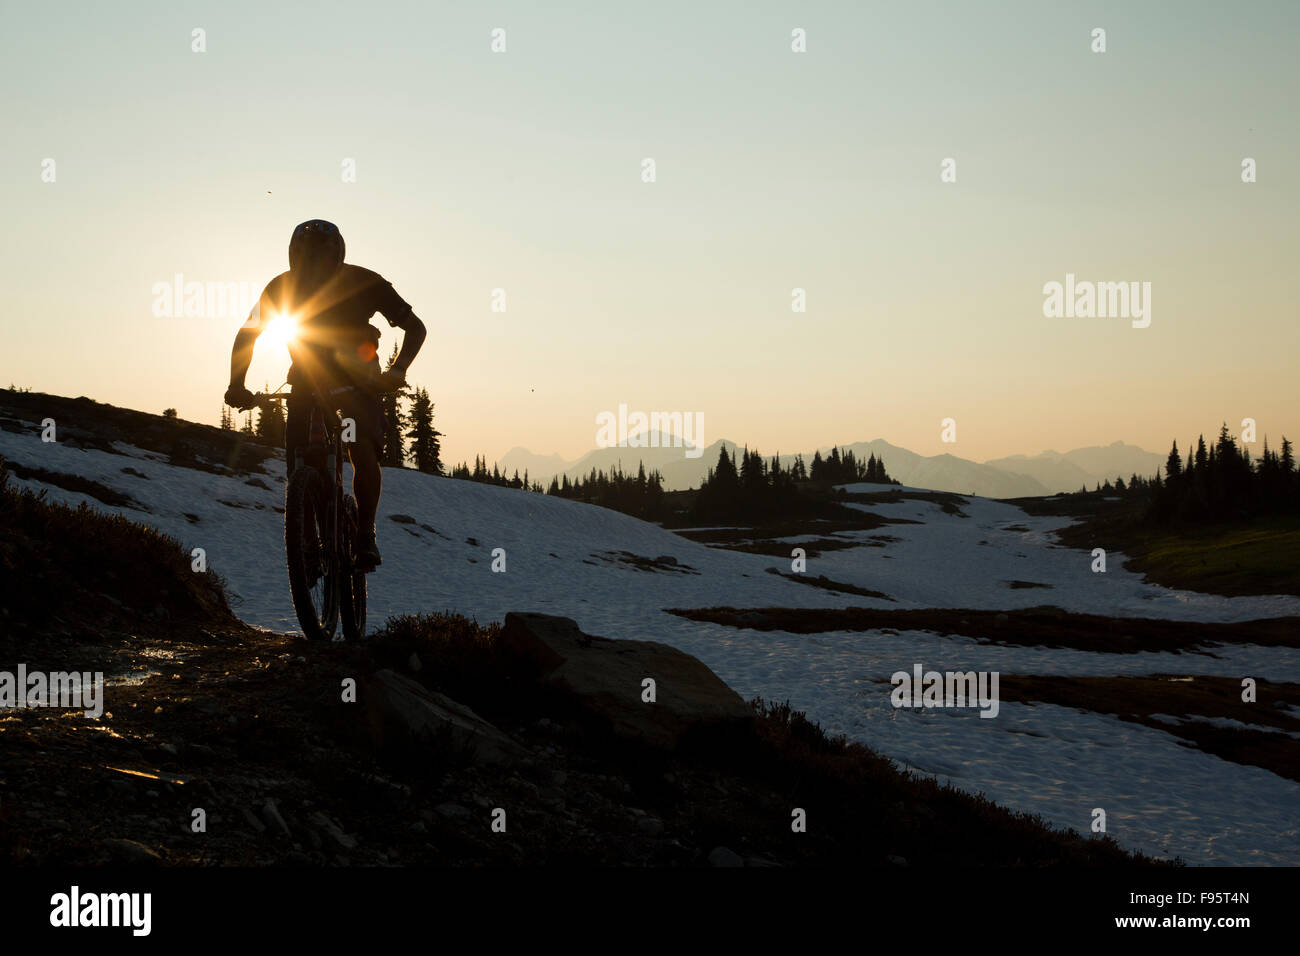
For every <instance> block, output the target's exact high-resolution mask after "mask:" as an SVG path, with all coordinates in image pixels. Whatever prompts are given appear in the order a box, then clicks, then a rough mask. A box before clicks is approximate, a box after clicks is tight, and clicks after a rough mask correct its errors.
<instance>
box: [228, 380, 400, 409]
mask: <svg viewBox="0 0 1300 956" xmlns="http://www.w3.org/2000/svg"><path fill="white" fill-rule="evenodd" d="M352 387H353V388H358V387H359V386H352ZM362 390H363V391H369V392H370V393H371V394H374V395H406V396H409V395H410V386H408V385H403V386H401V387H399V388H384V387H382V386H380V387H376V388H371V389H362ZM291 394H293V393H292V392H256V393H254V395H253V403H252V404H251V405H247V406H245V407H243V408H241V409H240V411H244V412H246V411H249V410H250V409H253V408H267V407H268V406H270V405H272V404H274V403H276V402H283V401H286V400H287V399H288V398H289V396H290V395H291Z"/></svg>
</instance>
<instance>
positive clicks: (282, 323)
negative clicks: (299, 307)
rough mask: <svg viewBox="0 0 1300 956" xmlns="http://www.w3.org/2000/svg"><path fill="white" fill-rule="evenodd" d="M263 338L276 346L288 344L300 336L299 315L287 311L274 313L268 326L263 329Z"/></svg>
mask: <svg viewBox="0 0 1300 956" xmlns="http://www.w3.org/2000/svg"><path fill="white" fill-rule="evenodd" d="M262 336H263V338H265V339H267V340H268V341H269V342H270V344H272V345H275V346H287V345H288V344H289V343H290V342H292V341H293V340H294V339H295V338H297V336H298V319H297V316H293V315H289V314H288V313H285V312H276V313H274V314H272V316H271V319H270V321H269V322H267V323H266V328H264V329H263V330H262Z"/></svg>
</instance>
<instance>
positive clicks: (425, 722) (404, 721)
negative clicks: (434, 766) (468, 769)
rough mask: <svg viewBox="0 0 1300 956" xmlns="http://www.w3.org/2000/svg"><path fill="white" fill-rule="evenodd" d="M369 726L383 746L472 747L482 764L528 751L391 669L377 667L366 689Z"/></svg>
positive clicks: (447, 699)
mask: <svg viewBox="0 0 1300 956" xmlns="http://www.w3.org/2000/svg"><path fill="white" fill-rule="evenodd" d="M366 702H367V706H368V709H369V714H370V719H371V728H372V730H373V731H374V732H375V734H376V736H377V737H378V738H379V740H378V742H379V744H380V745H381V746H382V745H384V744H391V743H394V742H403V741H414V742H416V743H420V744H430V743H433V744H438V745H443V746H451V747H453V748H456V749H465V750H471V751H472V752H473V754H474V759H476V760H479V761H482V762H484V763H504V762H508V761H513V760H518V759H520V758H522V757H526V756H527V755H528V753H527V751H526V750H525V749H524V748H523V747H522V746H520V745H519V744H517V743H515V742H514V741H513V740H512V739H511V738H510V737H508V736H506V735H505V734H504V733H502V732H501V731H500V730H498V729H497V728H496V727H494V726H492V725H491V724H490V723H488V722H487V721H486V720H484V719H483V718H482V717H480V716H479V715H478V714H476V713H474V711H472V710H470V709H469V708H468V707H466V706H465V705H464V704H459V703H457V702H456V701H454V700H452V699H451V698H450V697H447V696H446V695H445V694H439V693H438V692H437V691H434V690H430V689H429V688H427V687H425V686H424V685H423V684H420V683H418V682H416V681H413V680H411V678H409V677H405V676H403V675H402V674H399V673H397V672H396V671H391V670H382V671H379V672H378V673H376V674H375V676H374V677H372V678H371V679H370V683H369V685H368V686H367V689H366Z"/></svg>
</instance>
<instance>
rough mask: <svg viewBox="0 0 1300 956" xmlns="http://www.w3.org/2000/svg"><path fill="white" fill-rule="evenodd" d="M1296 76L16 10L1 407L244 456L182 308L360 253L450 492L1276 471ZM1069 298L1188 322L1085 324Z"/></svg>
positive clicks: (768, 37)
mask: <svg viewBox="0 0 1300 956" xmlns="http://www.w3.org/2000/svg"><path fill="white" fill-rule="evenodd" d="M1096 28H1102V29H1104V30H1105V43H1106V49H1105V51H1104V52H1094V50H1093V46H1094V45H1095V43H1096V41H1095V40H1094V38H1093V31H1094V30H1095V29H1096ZM496 29H501V30H504V42H505V50H504V52H494V51H493V49H492V44H493V31H494V30H496ZM195 30H202V31H203V32H202V34H201V35H200V36H201V38H202V46H203V47H204V49H203V51H202V52H196V50H195V46H196V45H197V43H198V41H196V35H195V32H194V31H195ZM795 30H803V31H805V34H804V35H805V37H806V52H794V51H793V50H792V49H791V47H792V42H793V41H792V31H795ZM498 36H500V35H498ZM1297 46H1300V5H1297V4H1295V3H1290V2H1287V3H1267V2H1249V3H1240V4H1226V3H1197V2H1144V3H1141V4H1132V3H1102V2H1094V3H1052V4H1042V3H1032V2H1025V3H988V4H976V3H966V2H961V3H959V2H951V3H924V2H916V3H908V4H896V3H862V2H843V3H830V2H820V3H819V2H806V3H799V4H790V3H784V2H782V3H762V2H752V0H750V2H734V3H733V2H716V3H699V2H683V3H678V2H660V3H655V4H646V5H633V4H617V5H611V4H608V3H601V2H592V3H587V4H574V3H554V4H552V3H547V4H540V3H536V2H532V3H504V2H497V3H481V4H480V3H474V4H470V3H430V2H416V3H392V2H378V0H377V2H372V3H367V4H342V3H326V2H313V3H311V4H293V3H284V4H279V3H277V4H273V5H272V4H266V3H263V2H257V3H251V2H249V3H246V2H239V0H223V2H221V3H215V2H210V3H186V2H180V3H174V2H172V3H162V2H157V3H153V2H139V3H132V4H111V5H108V4H91V3H84V4H83V3H65V2H59V3H51V4H18V3H15V2H12V0H0V130H3V138H2V139H0V204H2V205H0V208H3V210H4V226H3V229H0V243H2V245H0V287H2V288H3V289H4V300H3V308H2V309H0V342H2V343H3V345H2V346H0V384H2V385H7V384H9V383H10V382H12V383H15V384H17V385H19V386H26V387H31V388H33V389H34V390H36V391H44V392H51V393H57V394H63V395H87V396H90V397H92V398H95V399H97V400H99V401H104V402H110V403H112V404H115V405H122V406H129V407H133V408H139V409H143V410H147V411H155V412H160V411H161V410H162V409H163V408H166V407H174V408H176V409H178V411H179V413H180V415H181V416H182V417H184V418H188V419H191V420H195V421H203V422H209V423H212V424H216V423H217V421H218V418H219V415H220V410H221V397H222V394H223V392H224V391H225V388H226V385H227V384H228V378H229V356H230V346H231V343H232V340H233V336H234V333H235V331H236V330H237V329H238V328H239V326H240V325H241V324H242V322H243V316H242V315H239V314H236V311H235V310H224V311H225V312H226V313H228V314H200V315H191V316H188V317H187V316H186V315H185V314H184V310H183V309H182V310H180V312H179V314H174V315H167V314H163V315H158V314H156V313H157V312H158V311H160V310H161V311H163V312H164V313H165V311H166V310H165V309H164V308H161V307H160V305H159V301H158V299H159V297H158V295H157V293H156V291H155V290H156V288H157V287H158V284H160V283H163V284H170V283H172V281H173V277H174V276H176V275H177V274H180V275H182V276H183V277H184V281H185V282H199V283H213V284H218V283H241V282H242V283H246V284H247V286H248V287H250V288H252V289H253V290H254V292H255V291H257V290H260V288H261V286H262V285H264V284H265V283H266V282H267V281H268V280H269V279H271V278H272V277H273V276H275V275H276V274H277V273H279V272H281V271H283V270H284V269H285V268H287V245H288V239H289V234H290V233H291V231H292V229H293V226H294V225H295V224H296V223H298V222H300V221H302V220H305V219H310V218H325V219H329V220H331V221H333V222H335V223H337V224H338V225H339V226H340V228H341V229H342V231H343V235H344V237H345V239H346V241H347V246H348V261H350V262H354V263H357V264H359V265H363V266H366V267H368V268H371V269H374V270H375V271H377V272H379V273H381V274H382V275H383V276H385V277H386V278H387V279H388V280H390V281H391V282H392V283H393V284H394V286H395V287H396V289H397V290H398V292H399V293H400V294H401V295H402V296H403V297H404V298H405V299H406V300H407V301H408V302H410V303H411V304H412V305H413V306H414V308H415V311H416V314H417V315H419V316H420V317H421V318H422V319H423V320H424V321H425V323H426V325H427V326H428V328H429V338H428V341H427V343H426V345H425V347H424V350H423V351H422V352H421V354H420V355H419V357H418V358H417V359H416V361H415V363H414V365H413V366H412V368H411V372H410V379H411V380H412V382H413V383H415V384H418V385H422V386H424V387H426V388H428V390H429V392H430V396H431V398H432V399H433V401H434V402H435V413H436V418H435V424H436V425H437V427H438V428H439V429H440V430H441V431H442V432H443V433H444V437H443V459H444V461H448V462H456V461H460V460H471V461H472V460H473V457H474V456H475V455H476V454H479V453H484V454H487V455H488V456H489V457H490V458H496V457H499V456H500V455H502V454H504V453H505V452H506V451H507V450H508V449H510V448H512V447H515V446H524V447H527V448H529V449H531V450H533V451H535V452H539V453H551V452H558V453H559V454H560V455H562V456H563V457H565V458H569V459H571V458H576V457H578V456H579V455H581V454H582V453H584V452H586V451H587V450H589V449H591V448H592V447H594V446H595V444H596V430H597V428H596V419H597V416H598V415H599V414H600V413H601V412H609V411H616V410H617V408H618V406H619V405H620V404H625V405H626V406H628V408H629V409H632V410H644V411H646V412H649V411H653V410H661V411H682V412H686V413H690V414H697V413H698V414H700V415H702V416H703V424H704V430H703V438H704V441H705V443H706V444H707V443H711V442H712V441H714V440H716V439H718V438H728V439H731V440H734V441H737V442H744V443H748V444H749V445H750V447H757V448H759V449H760V450H761V451H763V452H764V453H765V454H773V453H776V452H778V451H780V452H793V451H800V450H808V449H811V448H814V447H824V446H826V445H828V444H830V443H843V444H847V443H850V442H854V441H865V440H870V439H873V438H884V439H886V440H888V441H890V442H892V443H894V444H897V445H901V446H904V447H907V448H909V449H911V450H913V451H916V452H919V453H921V454H927V455H929V454H940V453H944V452H949V453H952V454H954V455H957V456H959V457H963V458H970V459H974V460H980V461H982V460H987V459H990V458H996V457H1000V456H1003V455H1009V454H1016V453H1028V454H1034V453H1037V452H1039V451H1041V450H1043V449H1047V448H1052V449H1056V450H1059V451H1066V450H1068V449H1070V448H1075V447H1080V446H1085V445H1096V444H1109V443H1111V442H1113V441H1116V440H1123V441H1127V442H1131V443H1134V444H1139V445H1142V446H1144V447H1147V448H1149V449H1151V450H1155V451H1164V450H1165V449H1167V448H1168V446H1169V443H1170V441H1171V439H1174V438H1177V439H1178V440H1179V445H1180V447H1185V443H1186V440H1187V439H1189V438H1192V437H1194V436H1195V434H1197V433H1201V432H1204V433H1206V434H1207V435H1208V434H1210V433H1213V432H1216V431H1217V429H1218V426H1219V424H1220V422H1224V421H1226V422H1227V423H1228V424H1229V426H1230V428H1231V429H1232V430H1233V431H1234V432H1240V426H1241V420H1242V419H1243V418H1246V417H1250V418H1253V419H1254V420H1255V421H1256V423H1257V429H1258V436H1259V440H1260V444H1257V445H1255V446H1253V450H1255V451H1256V452H1257V451H1258V450H1259V449H1260V448H1261V447H1262V440H1263V438H1264V436H1265V435H1267V436H1269V438H1270V441H1271V443H1272V444H1274V445H1276V444H1277V441H1278V439H1279V437H1280V436H1281V435H1282V434H1287V435H1289V436H1290V437H1292V439H1293V440H1296V439H1300V402H1297V400H1296V393H1297V387H1296V386H1297V380H1298V378H1300V376H1297V361H1296V355H1297V346H1300V322H1298V319H1300V316H1298V315H1297V301H1298V300H1297V296H1296V293H1295V290H1294V286H1293V280H1292V277H1293V276H1294V275H1295V274H1296V272H1297V269H1296V265H1295V261H1296V257H1297V252H1300V241H1298V240H1297V226H1296V224H1297V213H1298V212H1300V186H1297V181H1298V176H1300V131H1298V129H1297V126H1298V123H1300V119H1298V117H1300V113H1297V111H1296V110H1295V108H1294V97H1295V93H1296V86H1297V83H1296V74H1295V66H1294V63H1295V61H1296V49H1297ZM1247 157H1249V158H1252V159H1254V160H1255V163H1256V180H1257V181H1255V182H1253V183H1244V182H1243V181H1242V162H1243V159H1245V158H1247ZM949 158H951V159H954V160H955V170H956V181H955V182H944V181H942V178H941V172H942V169H943V166H942V164H943V163H944V160H946V159H949ZM646 159H652V160H653V161H654V168H655V179H654V181H653V182H646V181H644V177H643V161H644V160H646ZM50 160H52V161H53V163H52V164H51V163H50V162H49V161H50ZM349 162H350V163H351V164H352V168H354V169H355V176H354V177H351V178H352V179H354V180H355V181H348V178H349V177H348V176H347V175H345V172H346V170H347V168H348V164H349ZM51 180H52V181H51ZM1067 274H1072V275H1074V276H1075V277H1076V281H1094V282H1138V283H1139V284H1141V283H1150V286H1149V288H1150V290H1151V291H1150V314H1149V319H1150V324H1149V325H1148V326H1147V327H1145V328H1135V327H1133V323H1132V322H1131V321H1130V320H1129V319H1128V318H1114V317H1108V318H1102V317H1080V316H1074V317H1048V316H1046V315H1045V314H1044V300H1045V295H1044V286H1045V284H1047V283H1050V282H1060V283H1064V282H1065V281H1066V275H1067ZM1141 287H1142V286H1141V285H1139V288H1141ZM495 289H501V290H504V294H505V311H504V312H502V311H493V308H492V305H493V295H494V291H493V290H495ZM794 289H802V290H804V296H805V301H806V311H804V312H795V311H792V307H791V306H792V301H793V292H792V290H794ZM498 301H499V300H498ZM202 311H203V312H204V313H206V312H207V311H208V310H206V309H204V310H202ZM215 311H218V312H221V311H222V310H215ZM374 322H375V323H376V324H377V325H378V326H379V327H380V328H381V329H382V330H383V332H384V338H383V340H382V342H381V346H380V348H381V352H383V353H384V354H387V353H388V351H389V350H390V349H391V346H392V343H393V341H395V339H396V337H397V336H398V335H400V333H399V332H398V331H397V330H393V329H390V328H389V327H388V325H387V323H386V322H383V320H382V319H381V318H379V317H376V319H375V320H374ZM287 366H288V356H287V353H285V352H284V350H283V348H282V347H280V348H275V347H273V346H272V344H271V343H268V342H262V343H259V347H258V352H257V355H256V357H255V359H254V364H253V368H252V371H251V373H250V375H249V378H248V381H249V384H250V386H254V387H261V386H262V385H263V384H269V385H270V386H272V387H274V386H277V385H278V384H279V383H280V382H282V381H283V379H284V372H285V370H286V369H287ZM948 418H951V419H952V420H953V421H954V422H955V425H956V428H955V438H956V441H955V442H944V441H943V433H942V423H943V421H944V419H948ZM949 435H950V437H951V435H952V433H951V431H950V432H949Z"/></svg>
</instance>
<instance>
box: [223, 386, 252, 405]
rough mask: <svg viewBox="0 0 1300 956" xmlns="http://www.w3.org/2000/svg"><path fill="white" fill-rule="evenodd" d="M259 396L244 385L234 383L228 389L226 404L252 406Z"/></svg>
mask: <svg viewBox="0 0 1300 956" xmlns="http://www.w3.org/2000/svg"><path fill="white" fill-rule="evenodd" d="M256 400H257V396H255V395H254V394H253V393H252V392H250V391H249V390H248V389H246V388H245V387H244V386H242V385H232V386H230V388H228V389H226V404H227V405H229V406H230V407H232V408H240V409H246V408H252V407H253V405H254V404H255V403H256Z"/></svg>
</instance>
